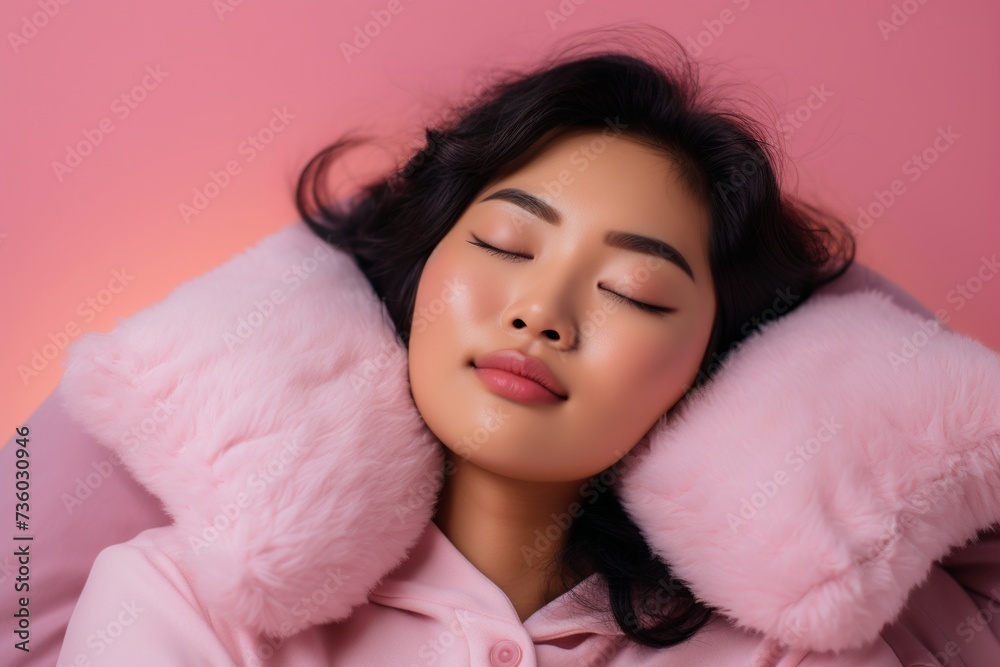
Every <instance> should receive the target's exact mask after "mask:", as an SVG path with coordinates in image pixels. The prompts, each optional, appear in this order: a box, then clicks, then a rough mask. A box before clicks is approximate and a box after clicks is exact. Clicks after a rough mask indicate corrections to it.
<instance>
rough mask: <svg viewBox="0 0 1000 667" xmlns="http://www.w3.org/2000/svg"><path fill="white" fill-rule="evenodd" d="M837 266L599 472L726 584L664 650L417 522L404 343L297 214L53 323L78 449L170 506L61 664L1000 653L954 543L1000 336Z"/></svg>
mask: <svg viewBox="0 0 1000 667" xmlns="http://www.w3.org/2000/svg"><path fill="white" fill-rule="evenodd" d="M855 275H857V273H855ZM826 292H827V293H826V294H820V295H815V296H814V297H812V298H811V299H810V300H809V301H807V302H806V303H805V304H803V305H802V306H800V307H799V308H798V309H797V310H796V311H794V312H793V313H791V314H789V315H788V316H786V317H784V318H781V319H779V320H777V321H775V322H773V323H771V324H769V325H768V326H767V327H766V328H765V330H764V332H763V333H762V334H761V335H759V336H753V337H751V338H750V339H748V341H746V342H745V344H744V345H742V346H741V348H740V349H739V350H738V351H737V352H735V353H734V354H733V355H732V356H731V359H730V361H727V363H726V365H725V366H724V367H723V368H722V369H720V371H719V372H718V374H717V376H716V378H715V379H714V380H713V381H712V383H711V384H710V385H709V386H708V387H706V389H705V390H704V391H702V392H699V394H698V395H696V396H694V397H692V400H691V401H690V403H689V404H688V405H687V406H686V407H685V409H684V410H683V411H681V412H680V413H679V414H678V415H677V417H676V418H675V420H673V421H671V422H670V423H669V424H668V423H666V421H665V420H661V422H660V423H658V424H657V425H656V426H655V427H654V428H653V429H652V430H651V431H650V433H649V434H648V436H647V437H646V438H644V439H643V442H641V443H640V444H639V445H638V446H637V447H636V449H635V450H634V452H633V454H630V455H629V456H628V457H626V459H627V460H625V461H623V464H622V466H620V467H619V468H618V469H617V471H616V473H615V474H614V475H613V479H610V480H608V482H609V484H611V485H613V486H614V488H615V490H616V492H617V493H618V494H619V495H620V497H621V498H622V501H623V504H624V505H625V507H626V509H627V510H628V511H629V513H630V515H631V516H632V517H633V519H634V520H635V521H636V523H637V524H638V525H639V526H640V528H642V530H643V532H644V533H645V534H646V536H647V539H648V541H649V542H650V545H651V547H652V548H653V549H654V551H655V552H656V553H657V554H658V555H660V556H661V557H662V558H664V559H665V560H666V561H667V562H669V563H670V564H671V567H672V569H673V570H674V572H675V574H676V575H677V576H679V577H681V578H682V579H683V580H685V581H686V582H688V584H689V586H690V588H691V589H692V590H693V591H694V592H695V594H696V595H698V597H699V598H701V599H702V600H704V601H706V602H707V603H709V604H711V605H713V606H715V607H717V608H719V609H720V610H722V611H721V612H720V613H719V614H717V615H716V616H715V618H714V619H713V621H712V622H711V623H710V624H709V625H708V626H706V627H705V628H704V629H703V630H702V631H701V632H700V633H699V634H698V635H697V636H696V637H695V638H693V639H691V640H689V641H688V642H685V643H684V644H681V645H679V646H675V647H672V648H669V649H660V650H654V649H650V648H646V647H642V646H638V645H635V644H633V643H631V642H630V641H627V640H626V639H625V638H624V637H623V636H622V635H621V633H620V632H619V631H618V629H617V626H615V625H614V624H613V623H610V624H606V623H602V622H601V620H602V619H600V618H598V617H595V616H594V615H593V614H592V613H590V612H588V611H586V610H584V609H581V608H578V607H577V606H576V605H574V604H572V603H571V601H570V600H569V598H568V596H566V595H564V596H562V597H560V598H558V599H556V600H554V601H553V602H551V603H549V604H548V605H546V606H545V607H544V608H542V609H540V610H539V611H537V612H536V613H535V614H534V615H532V616H531V618H529V619H527V620H526V621H525V622H524V623H523V624H522V623H520V622H519V620H518V617H517V614H516V613H515V611H514V608H513V606H512V605H511V603H510V602H509V600H507V598H506V596H505V595H504V593H503V592H502V591H501V590H500V589H499V588H497V587H496V586H495V585H494V584H493V583H492V582H491V581H489V580H488V579H486V578H485V577H484V576H483V575H482V574H481V573H479V572H478V571H477V570H476V569H475V568H474V567H473V566H472V565H471V563H469V562H468V561H467V560H465V559H464V557H463V556H462V555H461V554H460V553H459V552H458V551H457V550H456V549H455V548H454V547H453V546H452V545H451V543H450V542H449V541H448V540H447V539H446V538H445V537H444V536H443V535H442V534H441V533H440V531H439V530H437V528H436V527H435V526H434V524H432V523H430V522H429V518H430V515H431V512H432V507H433V502H434V499H435V498H436V494H437V490H438V489H439V487H440V482H441V462H442V459H441V451H440V443H437V442H436V440H435V439H434V437H433V435H432V434H431V433H430V432H429V431H428V430H427V428H426V425H424V424H423V422H422V420H421V419H420V417H419V413H417V412H416V409H415V406H413V404H412V399H411V398H410V396H409V392H408V385H407V382H406V364H405V356H404V355H405V350H404V349H403V348H402V346H401V345H399V343H398V342H397V341H396V339H395V338H394V336H393V334H392V331H391V326H390V324H389V322H388V320H387V318H386V317H385V315H384V311H383V310H382V309H381V308H380V307H379V303H378V301H377V300H376V299H375V297H374V295H373V294H372V293H371V288H370V286H368V284H367V282H366V281H365V279H364V277H363V276H362V275H361V273H360V272H359V271H358V270H357V267H356V266H355V265H354V264H353V262H351V261H350V260H349V259H348V258H346V256H344V255H342V254H341V253H339V252H336V251H333V250H332V249H330V248H328V247H327V246H325V244H323V243H322V242H321V241H319V240H318V239H316V238H315V237H314V236H312V235H311V233H310V232H309V231H308V230H307V229H306V228H305V227H304V226H302V225H300V224H296V225H291V226H289V227H287V228H285V229H283V230H281V231H280V232H278V233H276V234H274V235H272V236H271V237H268V238H267V239H265V240H264V241H262V242H261V243H260V244H258V245H257V246H255V247H254V248H252V249H250V250H249V251H248V252H245V253H243V254H241V255H238V256H237V257H236V258H234V259H233V260H231V261H230V262H228V263H227V264H225V265H223V266H222V267H219V268H217V269H215V270H213V271H211V272H209V273H207V274H205V275H204V276H201V277H199V278H196V279H194V280H191V281H189V282H188V283H185V284H184V285H182V286H180V287H179V288H177V289H176V290H175V291H174V292H173V293H172V294H171V295H170V296H169V297H168V298H167V299H165V300H164V301H163V302H161V303H158V304H155V305H154V306H151V307H150V308H147V309H146V310H144V311H141V312H140V313H137V314H136V315H134V316H132V317H130V318H128V319H126V320H123V321H121V322H120V323H119V324H118V326H117V327H116V329H115V331H114V332H112V333H111V334H89V335H87V336H85V337H83V338H82V339H80V340H79V341H77V343H76V344H74V345H73V347H72V348H71V350H70V357H69V363H68V365H67V370H66V374H65V377H64V380H63V385H62V386H61V387H60V392H59V396H60V399H61V400H62V401H63V403H64V404H65V408H66V410H67V411H68V413H69V415H70V416H71V417H72V421H68V422H67V423H73V422H78V423H79V425H81V426H82V427H83V429H85V431H86V432H87V433H88V434H89V435H90V436H92V437H93V438H94V439H95V440H96V441H97V442H99V443H100V444H102V445H104V446H106V447H108V448H110V450H111V452H114V454H113V455H110V454H109V456H108V460H107V461H105V463H106V464H107V466H110V467H111V468H112V471H111V472H109V473H108V474H107V475H104V472H103V471H106V470H107V466H105V467H101V466H100V465H96V466H95V465H93V464H94V463H95V462H91V463H92V466H91V467H94V471H95V474H97V475H98V476H99V477H100V478H101V479H102V480H110V479H119V480H120V479H122V478H124V477H125V476H124V475H121V474H120V473H119V474H118V475H117V477H115V476H114V471H115V470H118V469H119V467H120V466H121V465H124V466H125V467H126V468H127V469H128V470H129V471H130V472H131V474H132V475H133V476H134V477H135V478H136V479H137V480H138V481H139V482H141V483H142V485H144V486H145V487H146V488H147V489H148V490H149V491H150V492H151V493H152V494H154V495H155V496H157V497H158V498H160V499H161V501H162V503H163V507H164V508H165V509H166V511H167V513H168V514H169V515H170V517H171V518H172V519H173V523H172V525H169V526H157V523H158V522H150V523H147V524H146V526H157V527H151V528H148V529H147V530H145V531H144V532H142V533H140V534H139V535H138V536H136V537H134V538H132V539H131V540H129V541H127V542H125V543H123V544H117V545H114V546H110V547H107V548H106V549H104V550H103V551H101V553H100V555H99V556H98V558H97V560H96V562H94V563H93V569H92V570H91V572H90V577H89V579H88V580H87V584H86V586H85V588H84V590H83V592H82V594H81V595H80V597H79V601H78V603H77V604H76V607H75V610H74V612H73V616H72V619H71V620H70V622H69V625H68V628H67V631H66V634H65V640H64V642H63V644H62V647H61V651H60V653H59V659H58V664H59V665H70V664H72V665H86V664H95V665H118V664H121V665H134V664H142V665H158V664H163V665H167V664H170V665H232V664H247V665H254V664H268V665H304V666H308V665H327V664H346V665H411V664H412V665H429V664H439V665H536V664H537V665H584V664H591V665H634V664H658V665H668V664H676V665H692V664H711V665H750V664H754V665H762V666H763V665H920V664H967V665H990V664H1000V642H998V639H997V637H998V636H1000V616H998V615H997V613H996V612H998V611H1000V535H998V534H997V533H984V537H983V540H982V541H981V542H980V543H978V544H974V545H971V546H966V547H965V548H964V549H963V550H962V551H960V552H958V553H956V554H952V555H951V557H950V558H948V554H949V552H950V551H951V550H952V549H953V547H958V546H963V545H965V544H966V542H967V541H968V540H969V539H970V538H973V537H975V536H976V534H977V531H979V530H986V529H988V528H990V527H991V526H994V525H995V524H996V523H997V521H998V520H1000V482H998V480H1000V437H998V436H1000V356H998V355H997V354H996V353H995V352H992V351H990V350H988V349H987V348H985V347H983V346H982V345H980V344H979V343H977V342H976V341H973V340H971V339H968V338H965V337H962V336H959V335H956V334H954V333H952V332H950V331H947V330H945V329H943V328H941V327H940V326H937V327H934V326H933V323H934V321H933V320H925V319H923V318H921V317H919V316H917V315H914V314H913V313H910V312H907V311H905V310H903V309H901V308H900V307H899V306H897V305H896V304H895V303H893V301H892V300H891V299H890V297H889V296H886V295H885V294H882V293H880V292H873V291H867V292H864V291H855V292H851V293H849V294H839V295H838V294H836V293H835V292H836V290H834V289H829V290H826ZM720 415H724V416H725V418H720ZM63 444H64V446H65V444H66V443H63ZM708 444H710V445H711V446H707V445H708ZM42 446H44V445H41V444H40V445H39V447H42ZM720 473H723V474H721V477H720ZM91 477H92V475H89V474H88V475H87V476H86V477H84V478H83V481H84V482H85V485H86V486H88V488H89V487H90V486H91V485H90V484H89V481H87V480H89V479H90V478H91ZM95 479H96V478H95ZM95 484H96V485H97V486H101V484H103V482H100V483H97V482H95ZM95 488H96V487H95ZM64 495H65V494H64ZM79 495H81V494H80V493H77V495H76V496H71V497H70V499H69V500H65V499H64V504H65V505H66V511H67V512H68V513H70V514H72V513H74V512H77V511H79V512H81V513H82V512H84V511H85V510H86V509H89V508H90V507H93V504H91V505H90V506H87V505H85V502H86V500H87V499H81V498H79V497H78V496H79ZM74 498H75V499H76V501H78V502H76V503H74V502H73V500H74ZM101 507H102V510H101V511H102V512H103V513H104V514H105V515H106V514H107V512H108V511H109V508H108V507H107V505H102V506H101ZM122 509H123V510H125V511H126V513H127V508H122ZM78 516H80V515H78ZM554 521H556V519H554ZM70 523H72V522H70ZM39 576H40V577H41V576H42V575H39ZM40 580H43V579H40ZM579 585H580V586H590V587H596V590H597V591H602V590H603V589H602V582H601V581H600V579H599V578H598V576H597V575H593V576H591V577H590V578H588V579H587V580H585V581H584V582H582V583H581V584H579ZM935 654H936V655H937V658H936V659H937V662H933V660H934V655H935ZM922 661H923V662H922Z"/></svg>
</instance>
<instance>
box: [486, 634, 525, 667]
mask: <svg viewBox="0 0 1000 667" xmlns="http://www.w3.org/2000/svg"><path fill="white" fill-rule="evenodd" d="M520 662H521V647H520V646H518V645H517V642H512V641H511V640H509V639H504V640H501V641H498V642H497V643H496V644H494V645H493V648H492V649H490V664H491V665H493V667H514V666H515V665H517V664H518V663H520Z"/></svg>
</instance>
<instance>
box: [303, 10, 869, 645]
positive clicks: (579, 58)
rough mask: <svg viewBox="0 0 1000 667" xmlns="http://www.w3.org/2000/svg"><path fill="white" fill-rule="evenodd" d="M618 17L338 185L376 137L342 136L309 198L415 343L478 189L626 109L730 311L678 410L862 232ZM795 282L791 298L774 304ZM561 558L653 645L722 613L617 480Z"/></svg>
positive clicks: (840, 265) (628, 630)
mask: <svg viewBox="0 0 1000 667" xmlns="http://www.w3.org/2000/svg"><path fill="white" fill-rule="evenodd" d="M619 28H620V26H619V27H616V28H612V29H610V30H608V29H605V30H601V31H596V32H597V33H599V34H598V35H596V39H595V40H594V41H593V42H594V43H593V44H588V42H587V39H586V37H587V36H588V35H587V34H586V33H585V35H584V36H585V39H584V41H583V42H582V43H574V44H571V45H570V46H569V47H568V48H565V49H563V50H562V51H560V52H558V53H557V54H556V55H554V56H551V57H550V58H548V59H547V60H545V61H543V62H542V64H540V65H536V66H535V67H534V68H533V69H530V70H528V71H518V70H504V71H503V72H502V73H501V74H498V75H495V76H494V77H493V81H492V82H491V84H490V85H489V86H487V87H486V88H485V89H484V90H483V91H482V92H481V93H480V94H478V95H475V96H474V97H473V98H472V99H471V100H469V101H467V102H465V103H460V104H457V105H452V106H450V107H449V109H448V110H447V111H446V112H445V113H444V114H443V118H442V119H441V121H440V122H438V123H437V124H435V125H434V126H433V127H426V128H425V129H424V136H425V139H426V141H425V142H421V144H422V145H421V146H420V147H419V149H418V150H416V151H415V152H414V153H412V154H409V155H408V156H407V159H405V161H404V162H403V163H402V164H401V166H398V167H397V168H395V169H393V170H391V171H390V172H389V173H387V174H384V175H382V176H380V177H378V178H376V179H375V180H374V181H372V182H368V183H366V184H364V185H363V186H361V187H359V188H358V191H357V192H356V193H354V194H353V196H351V197H349V198H343V199H334V198H333V197H331V196H330V194H329V190H328V181H329V180H330V179H329V170H330V167H331V165H332V164H333V163H334V161H335V160H337V159H338V158H340V157H342V155H343V153H344V152H345V151H347V150H348V149H350V148H353V147H356V146H358V145H361V144H363V143H364V142H365V140H364V139H361V138H357V137H354V136H351V135H350V134H348V135H345V136H343V137H342V138H341V139H340V140H338V141H336V142H335V143H332V144H331V145H328V146H327V147H325V148H324V149H323V150H322V151H320V152H319V153H318V154H317V155H315V156H314V157H313V158H312V159H311V160H310V161H309V163H308V164H307V165H306V167H305V168H304V170H303V171H302V173H301V174H300V176H299V180H298V184H297V189H296V206H297V208H298V211H299V213H300V214H301V216H302V219H303V221H304V222H305V224H307V225H308V226H309V228H310V229H311V230H312V231H313V232H315V234H316V235H317V236H319V237H320V238H321V239H323V240H325V241H326V242H328V243H330V244H331V245H333V246H335V247H337V248H339V249H342V250H344V251H346V252H347V253H349V254H351V255H352V256H353V257H354V258H355V260H356V262H357V264H358V267H359V268H360V269H361V270H362V271H363V272H364V274H365V275H366V276H367V277H368V280H369V281H370V282H371V284H372V286H373V288H374V290H375V292H376V293H377V294H378V295H379V297H380V299H381V300H382V302H383V303H384V304H385V307H386V309H387V311H388V313H389V315H390V317H391V318H392V321H393V323H394V325H395V328H396V332H397V335H398V337H399V339H400V341H401V342H402V344H403V345H407V344H408V339H409V331H410V326H411V322H412V318H413V308H414V299H415V296H416V291H417V284H418V282H419V280H420V275H421V272H422V270H423V267H424V263H425V261H426V260H427V257H428V256H429V255H430V253H431V251H433V250H434V248H435V247H436V246H437V244H438V242H439V241H440V240H441V239H442V238H443V237H444V236H445V234H447V233H448V231H449V230H450V229H451V228H452V226H453V225H454V224H455V222H456V221H457V220H458V219H459V217H460V216H461V215H462V214H463V212H464V211H465V209H466V207H467V206H469V205H470V204H471V202H472V200H473V198H474V197H475V195H476V194H477V193H479V192H480V191H481V189H482V188H484V187H485V186H486V185H488V184H489V183H490V182H492V181H493V180H494V179H496V178H499V177H502V176H503V175H504V174H506V173H509V171H511V170H512V169H513V168H515V166H517V165H518V164H519V162H520V160H522V159H523V158H524V156H526V155H528V154H529V153H530V151H532V150H533V149H537V148H538V147H539V145H543V144H544V142H540V140H542V139H545V140H546V141H548V140H549V139H551V138H554V137H556V136H559V135H560V134H562V133H564V132H568V131H571V130H580V129H592V130H600V129H602V128H604V127H606V126H607V124H608V123H609V121H614V122H616V123H620V124H621V125H622V126H624V127H626V128H627V129H626V130H625V135H626V136H628V137H630V138H632V139H634V140H637V141H640V142H643V143H644V144H647V145H650V146H653V147H655V148H657V149H659V150H660V151H662V154H663V155H664V156H665V157H667V158H669V159H670V160H672V161H673V163H674V164H676V165H677V166H678V167H679V169H680V173H681V174H682V177H683V181H684V182H685V184H686V185H687V187H689V188H690V191H691V192H692V194H693V195H694V196H696V197H697V198H698V199H699V200H700V201H701V202H703V203H704V204H705V206H706V207H707V208H708V210H709V211H710V214H711V238H710V244H709V258H710V266H711V271H712V275H713V278H714V282H715V292H716V297H717V302H718V308H717V313H716V317H715V322H714V325H713V328H712V333H711V336H710V340H709V343H708V345H707V347H706V350H705V355H704V357H703V359H702V362H701V365H700V367H699V372H698V376H697V378H696V380H695V381H694V383H693V384H692V385H691V387H690V388H689V389H688V392H687V393H685V395H684V397H682V398H681V399H680V401H678V402H677V403H676V404H675V405H674V406H672V407H671V408H670V410H669V411H668V414H669V413H670V411H673V410H676V409H678V408H679V407H680V406H681V404H682V403H683V402H684V399H685V398H687V397H688V396H689V395H690V394H691V392H692V390H694V389H696V388H698V387H700V386H702V385H704V384H705V382H707V381H708V380H709V379H710V378H711V377H712V374H713V372H714V371H715V370H716V369H717V368H718V367H719V364H720V363H721V361H722V360H723V359H724V358H725V356H726V354H727V352H729V351H730V350H732V349H733V348H734V347H735V346H736V345H737V343H739V342H740V341H742V340H743V339H745V338H746V337H747V336H749V335H750V334H751V333H753V332H755V331H758V330H759V327H760V325H761V324H762V323H764V322H767V321H768V320H769V319H773V318H774V317H777V316H778V315H777V312H791V311H792V310H794V308H796V307H797V306H799V305H801V303H802V302H803V301H805V299H806V298H808V296H809V295H810V294H811V293H812V292H813V291H814V290H815V289H817V288H818V287H819V286H821V285H823V284H825V283H827V282H829V281H831V280H833V279H835V278H837V277H838V276H840V275H841V274H842V273H843V272H844V271H846V270H847V268H848V267H849V266H850V264H851V263H852V262H853V261H854V254H855V241H854V238H853V237H852V235H851V233H850V230H849V228H848V226H847V225H846V224H844V223H843V222H842V221H840V220H838V219H836V218H834V217H833V216H829V215H827V214H825V213H824V212H823V211H822V210H820V209H819V208H817V207H814V206H812V205H810V204H806V203H804V202H802V201H800V200H798V199H796V198H793V197H792V196H789V195H786V194H785V193H783V192H782V190H781V187H780V184H779V177H778V176H779V169H780V165H781V163H780V153H779V151H778V149H777V147H776V146H777V142H776V141H772V140H770V139H769V138H768V137H769V135H768V127H767V124H765V123H761V122H759V121H755V120H753V119H752V118H751V117H750V116H748V115H746V114H745V113H742V112H741V111H739V110H734V109H728V108H726V107H723V106H720V105H719V104H718V102H713V101H712V100H711V99H710V96H709V95H708V94H707V93H706V88H705V87H703V86H701V85H700V84H699V74H698V70H697V68H696V67H695V66H694V65H693V64H692V63H691V61H690V59H689V58H688V57H687V55H686V54H685V53H684V50H683V48H682V47H681V46H680V45H679V43H678V42H677V40H676V39H674V38H673V37H671V36H670V35H669V34H667V33H664V32H662V31H660V30H658V29H655V28H649V27H648V26H641V27H640V30H639V31H637V33H638V34H640V37H641V38H640V39H639V40H636V39H635V35H630V36H626V37H627V39H628V41H627V42H623V43H628V44H629V45H630V46H627V47H615V48H609V47H608V46H607V45H608V43H609V40H610V41H615V38H616V37H617V36H619V34H620V32H619ZM626 32H627V30H626ZM649 35H652V39H650V38H649V37H648V36H649ZM636 44H641V45H643V46H642V48H639V47H637V46H636ZM650 44H652V47H650ZM661 46H662V47H666V48H662V49H661V48H659V47H661ZM782 295H785V298H784V303H785V308H784V309H783V310H781V309H778V310H776V309H775V305H776V304H777V303H778V299H781V298H782ZM789 297H791V300H789ZM610 470H611V468H609V469H607V470H606V471H602V472H608V471H610ZM596 477H597V476H595V478H596ZM592 481H593V480H592ZM601 488H602V489H603V487H601ZM556 560H557V561H558V565H557V566H556V567H557V569H558V575H559V576H560V577H561V578H562V581H563V582H564V586H565V587H567V588H568V587H570V586H569V584H570V583H571V582H572V581H576V580H578V579H574V578H575V577H577V578H578V577H580V576H582V574H583V573H586V572H599V573H600V574H601V575H602V576H603V578H604V580H605V581H606V582H607V592H608V593H609V597H608V599H607V600H606V601H605V602H604V609H603V611H604V612H607V611H608V609H607V606H608V601H609V602H610V612H611V613H612V614H613V617H614V621H615V622H617V625H618V626H619V627H620V628H621V630H622V631H623V632H624V634H625V635H626V636H628V637H630V638H631V639H633V640H634V641H636V642H639V643H642V644H645V645H648V646H656V647H666V646H672V645H675V644H678V643H681V642H683V641H685V640H687V639H689V638H690V637H692V636H694V635H695V634H696V633H697V632H698V630H699V629H701V627H702V626H703V625H705V623H707V622H708V621H709V620H710V618H711V616H712V614H713V613H715V612H716V611H718V610H716V609H714V608H712V607H710V606H708V605H706V604H704V603H703V602H701V601H700V600H698V599H697V598H696V597H695V596H694V595H693V594H692V592H691V591H690V590H689V588H688V587H687V586H686V585H685V584H684V582H682V581H680V580H678V579H677V578H675V577H674V576H673V575H672V573H671V570H670V566H669V564H668V563H665V562H663V561H662V560H660V559H658V558H657V557H656V556H655V555H654V554H653V552H652V551H651V549H650V548H649V546H648V543H647V541H646V540H645V538H644V536H643V535H642V533H641V531H640V529H639V528H638V526H637V525H636V524H635V523H634V522H633V521H632V520H631V519H630V517H629V516H628V514H627V513H626V512H625V511H624V508H623V507H622V505H621V503H620V501H619V499H618V497H617V496H616V494H615V493H614V492H613V490H611V489H608V490H607V491H606V492H602V493H600V494H599V496H598V499H597V500H596V501H592V502H591V503H590V504H589V505H588V506H587V507H586V511H585V512H584V513H583V514H582V515H580V516H579V517H578V518H576V519H575V520H574V521H573V523H572V525H571V527H570V529H569V532H568V533H567V540H566V546H565V548H564V550H563V552H562V553H561V554H559V558H558V559H556ZM573 590H574V592H575V590H576V589H575V588H574V589H573ZM588 604H591V605H593V602H592V601H589V602H588ZM595 610H597V609H596V608H595Z"/></svg>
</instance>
